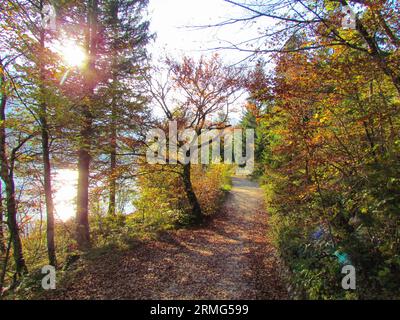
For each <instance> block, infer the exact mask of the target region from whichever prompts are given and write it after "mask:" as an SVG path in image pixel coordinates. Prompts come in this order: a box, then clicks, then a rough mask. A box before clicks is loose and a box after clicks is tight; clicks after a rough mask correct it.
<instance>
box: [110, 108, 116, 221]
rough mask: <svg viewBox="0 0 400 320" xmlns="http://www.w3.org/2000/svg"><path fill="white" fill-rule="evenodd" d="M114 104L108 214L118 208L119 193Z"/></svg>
mask: <svg viewBox="0 0 400 320" xmlns="http://www.w3.org/2000/svg"><path fill="white" fill-rule="evenodd" d="M115 109H116V108H115V106H114V105H113V112H112V116H111V117H112V119H111V142H110V144H111V145H110V148H111V152H110V177H109V183H110V199H109V204H108V214H109V215H115V208H116V193H117V177H116V171H117V129H116V124H115V117H116V110H115Z"/></svg>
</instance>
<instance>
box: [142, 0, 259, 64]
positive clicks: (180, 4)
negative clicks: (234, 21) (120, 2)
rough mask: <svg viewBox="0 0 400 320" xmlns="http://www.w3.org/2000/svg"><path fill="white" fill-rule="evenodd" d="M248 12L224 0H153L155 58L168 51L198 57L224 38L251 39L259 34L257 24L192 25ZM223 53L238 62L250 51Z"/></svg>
mask: <svg viewBox="0 0 400 320" xmlns="http://www.w3.org/2000/svg"><path fill="white" fill-rule="evenodd" d="M245 14H248V13H247V12H245V11H244V10H243V9H241V8H238V7H236V6H232V5H231V4H228V3H226V2H225V1H223V0H150V4H149V15H150V19H151V24H150V28H151V30H152V31H153V32H155V33H156V34H157V39H156V43H155V44H154V45H153V47H152V50H151V52H152V54H153V56H154V58H157V57H160V56H161V57H162V56H163V53H164V51H166V52H167V53H168V54H172V55H174V56H177V57H179V56H182V55H183V54H186V55H190V56H194V57H196V56H199V55H201V54H210V53H211V52H210V51H204V50H207V49H211V48H215V47H218V46H221V45H223V46H226V45H227V43H226V42H224V41H231V42H235V43H237V42H240V41H243V40H246V39H249V38H251V37H253V36H255V35H257V27H258V25H257V24H251V25H246V26H239V25H229V26H225V27H222V28H221V27H218V28H217V27H215V28H206V29H197V30H193V28H190V26H204V25H211V24H215V23H218V22H221V21H225V20H228V19H229V18H233V17H243V16H244V15H245ZM263 22H264V23H265V21H263ZM188 27H189V28H188ZM219 53H220V54H221V56H222V57H223V58H224V60H225V61H226V63H229V64H230V63H232V64H233V63H237V62H239V61H240V60H242V59H243V58H245V57H246V56H247V55H248V53H241V52H238V51H236V50H222V51H220V52H219Z"/></svg>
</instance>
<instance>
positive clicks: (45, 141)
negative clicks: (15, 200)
mask: <svg viewBox="0 0 400 320" xmlns="http://www.w3.org/2000/svg"><path fill="white" fill-rule="evenodd" d="M40 7H41V11H42V9H43V1H40ZM44 48H45V31H44V30H43V29H42V30H41V32H40V57H39V68H40V94H41V103H40V117H39V120H40V125H41V134H42V155H43V177H44V195H45V201H46V216H47V233H46V235H47V253H48V258H49V264H50V265H52V266H54V267H56V266H57V258H56V248H55V241H54V203H53V190H52V186H51V164H50V148H49V127H48V123H47V105H46V101H45V90H44V81H45V79H46V75H45V68H44Z"/></svg>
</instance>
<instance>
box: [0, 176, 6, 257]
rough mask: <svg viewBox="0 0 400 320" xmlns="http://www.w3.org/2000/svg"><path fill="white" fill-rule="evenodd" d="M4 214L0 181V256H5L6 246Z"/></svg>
mask: <svg viewBox="0 0 400 320" xmlns="http://www.w3.org/2000/svg"><path fill="white" fill-rule="evenodd" d="M3 227H4V214H3V195H2V182H1V181H0V254H2V255H3V254H5V252H6V245H5V242H4V239H5V238H4V229H3Z"/></svg>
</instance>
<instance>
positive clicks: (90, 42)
mask: <svg viewBox="0 0 400 320" xmlns="http://www.w3.org/2000/svg"><path fill="white" fill-rule="evenodd" d="M97 11H98V1H97V0H88V10H87V28H86V34H85V43H86V49H87V53H88V59H89V62H88V66H87V70H86V71H85V74H84V82H85V84H84V85H85V90H86V97H87V98H88V100H89V101H90V102H92V101H93V93H94V88H95V73H96V68H95V60H96V53H97V40H96V37H97V36H98V35H97V27H96V26H97ZM90 108H91V105H90V103H89V104H87V103H85V104H84V105H83V106H82V115H83V125H82V129H81V132H80V138H81V141H80V147H79V150H78V194H77V213H76V224H77V226H76V228H77V229H76V240H77V242H78V246H79V248H80V249H82V250H86V249H88V248H89V247H90V230H89V173H90V162H91V156H90V147H91V145H92V113H91V110H90Z"/></svg>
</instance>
